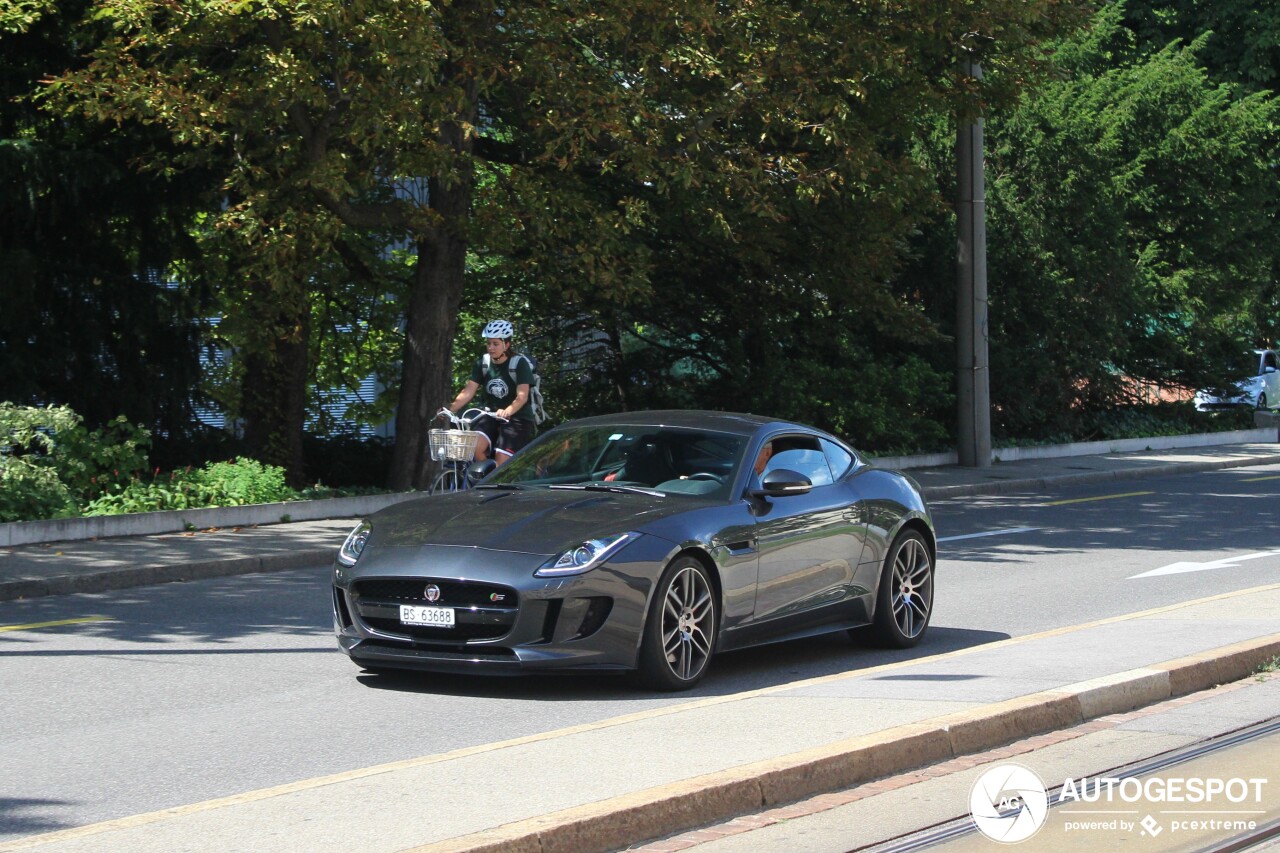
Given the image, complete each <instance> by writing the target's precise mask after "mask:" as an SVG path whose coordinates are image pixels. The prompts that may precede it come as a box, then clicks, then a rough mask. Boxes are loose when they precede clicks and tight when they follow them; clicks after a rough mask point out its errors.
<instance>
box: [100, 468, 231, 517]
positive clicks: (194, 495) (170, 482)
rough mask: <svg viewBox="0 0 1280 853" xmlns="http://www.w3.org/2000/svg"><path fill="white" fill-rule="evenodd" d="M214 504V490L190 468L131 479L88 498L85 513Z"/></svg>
mask: <svg viewBox="0 0 1280 853" xmlns="http://www.w3.org/2000/svg"><path fill="white" fill-rule="evenodd" d="M209 506H217V503H215V497H214V493H213V490H212V489H210V488H209V487H208V486H206V485H204V484H203V483H201V482H199V481H198V480H197V479H196V478H195V477H193V476H192V475H191V472H172V473H170V474H168V475H163V476H162V475H155V476H154V477H153V478H152V479H149V480H145V481H144V480H140V479H134V480H131V481H130V482H129V483H127V484H125V485H124V486H123V487H122V488H120V489H118V490H115V491H112V492H108V493H106V494H104V495H102V496H101V497H98V498H96V499H95V500H92V501H90V502H89V503H88V504H87V505H86V506H85V508H84V513H83V514H84V515H86V516H98V515H123V514H126V513H132V512H159V511H162V510H174V509H199V508H203V507H209Z"/></svg>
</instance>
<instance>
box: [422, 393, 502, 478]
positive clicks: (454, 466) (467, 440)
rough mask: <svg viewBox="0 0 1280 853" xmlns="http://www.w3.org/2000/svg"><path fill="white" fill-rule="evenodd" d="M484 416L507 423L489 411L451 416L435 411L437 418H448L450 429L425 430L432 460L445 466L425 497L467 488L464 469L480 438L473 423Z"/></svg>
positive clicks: (474, 411) (473, 458) (472, 457)
mask: <svg viewBox="0 0 1280 853" xmlns="http://www.w3.org/2000/svg"><path fill="white" fill-rule="evenodd" d="M473 413H474V414H473ZM485 415H488V416H490V417H493V418H497V419H498V420H500V421H505V420H506V418H500V417H498V415H497V413H495V412H491V411H489V410H488V409H478V408H471V409H465V410H464V411H463V412H462V414H460V415H457V414H454V413H453V412H451V411H449V410H448V409H447V408H445V409H441V410H440V411H438V412H436V417H437V418H446V419H448V421H449V423H450V424H452V427H450V428H445V429H431V430H428V431H427V442H428V447H429V449H430V451H431V458H432V460H434V461H436V462H441V463H443V464H444V470H443V471H441V472H440V474H439V475H438V476H437V477H436V478H435V480H434V481H433V482H432V483H431V488H430V489H428V490H427V494H431V495H434V494H437V493H441V492H461V491H464V490H465V489H466V488H467V487H468V486H469V485H470V482H469V481H468V480H467V468H468V467H469V466H470V465H471V463H472V462H474V461H475V458H476V443H477V442H478V441H479V440H480V435H481V433H479V432H477V431H476V430H475V428H474V424H475V422H476V421H478V420H479V419H480V418H482V417H484V416H485Z"/></svg>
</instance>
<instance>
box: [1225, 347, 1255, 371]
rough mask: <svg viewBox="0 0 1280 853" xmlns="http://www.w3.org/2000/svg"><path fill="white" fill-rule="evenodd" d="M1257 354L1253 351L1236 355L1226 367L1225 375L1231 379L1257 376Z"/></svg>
mask: <svg viewBox="0 0 1280 853" xmlns="http://www.w3.org/2000/svg"><path fill="white" fill-rule="evenodd" d="M1258 362H1259V359H1258V354H1257V353H1256V352H1253V351H1249V352H1242V353H1237V354H1236V355H1235V356H1234V357H1233V358H1232V359H1231V361H1230V362H1229V363H1228V366H1227V371H1228V372H1227V375H1228V376H1231V377H1239V376H1257V375H1258Z"/></svg>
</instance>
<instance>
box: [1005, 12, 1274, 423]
mask: <svg viewBox="0 0 1280 853" xmlns="http://www.w3.org/2000/svg"><path fill="white" fill-rule="evenodd" d="M1121 15H1122V7H1120V6H1118V5H1108V6H1107V7H1104V9H1103V10H1102V11H1101V12H1100V13H1099V15H1098V17H1097V18H1096V19H1095V21H1094V25H1093V27H1091V28H1090V29H1088V30H1086V31H1084V32H1082V34H1081V35H1080V36H1079V37H1077V38H1076V39H1074V40H1072V41H1070V42H1067V43H1065V44H1063V45H1062V46H1061V49H1060V50H1059V52H1058V57H1057V62H1058V65H1059V68H1060V70H1061V79H1060V80H1058V81H1055V82H1051V83H1049V84H1047V85H1045V86H1043V87H1040V88H1039V89H1037V90H1036V91H1034V92H1032V93H1029V94H1028V95H1027V96H1026V97H1025V98H1024V99H1023V100H1022V101H1021V102H1020V103H1019V104H1018V106H1017V108H1016V109H1014V110H1011V111H1008V112H1004V113H1000V114H997V115H993V116H992V117H991V118H990V119H989V121H988V124H987V129H988V135H987V138H988V142H989V145H988V149H987V151H988V167H987V168H988V176H989V184H988V193H987V209H988V211H989V220H988V225H987V231H988V268H989V270H990V282H989V290H990V328H991V332H990V348H991V364H992V370H991V396H992V403H993V406H994V412H995V414H994V423H993V432H994V433H995V434H996V437H997V438H1005V437H1021V438H1036V437H1043V436H1047V435H1051V434H1061V433H1063V432H1066V433H1069V434H1073V435H1078V434H1081V433H1085V432H1088V431H1089V426H1088V422H1089V420H1090V418H1091V417H1093V415H1094V413H1097V412H1105V411H1109V410H1113V409H1115V408H1117V407H1118V406H1120V405H1122V404H1123V403H1124V402H1126V401H1127V399H1128V395H1129V389H1130V388H1131V387H1132V385H1131V383H1130V382H1129V381H1128V379H1129V378H1134V379H1140V380H1146V381H1151V382H1158V383H1161V384H1163V385H1166V386H1173V387H1182V388H1197V387H1205V386H1209V385H1214V384H1221V382H1222V380H1223V377H1221V376H1220V373H1221V371H1222V370H1223V369H1224V367H1225V364H1226V360H1225V359H1224V358H1223V357H1222V356H1223V353H1226V352H1230V351H1233V350H1236V349H1239V348H1242V347H1244V346H1248V345H1249V344H1251V343H1254V342H1255V341H1256V342H1261V340H1260V339H1261V338H1262V337H1263V331H1262V330H1263V326H1264V317H1265V316H1266V315H1267V314H1268V313H1269V308H1268V304H1269V299H1268V296H1267V294H1268V293H1269V292H1270V291H1271V290H1272V289H1273V287H1274V285H1273V282H1272V279H1273V271H1274V270H1275V269H1277V267H1278V260H1280V255H1278V254H1277V252H1278V251H1280V231H1278V228H1277V212H1278V211H1280V204H1278V201H1280V184H1277V175H1276V172H1275V170H1274V168H1273V166H1272V164H1273V163H1275V162H1276V160H1277V155H1278V154H1280V152H1278V151H1277V134H1276V130H1277V118H1278V117H1280V109H1278V102H1277V101H1276V99H1275V98H1273V97H1271V96H1270V95H1265V94H1255V95H1247V94H1244V93H1241V92H1239V91H1237V90H1234V89H1232V88H1231V87H1229V86H1226V85H1215V84H1213V83H1212V82H1210V81H1209V80H1208V78H1207V76H1206V73H1205V71H1204V69H1203V68H1202V67H1201V63H1200V60H1199V57H1198V51H1199V50H1200V48H1201V46H1202V45H1201V43H1199V42H1197V43H1195V44H1191V45H1179V44H1171V45H1167V46H1160V47H1159V49H1156V50H1153V51H1150V52H1148V51H1145V50H1143V49H1141V48H1140V46H1138V45H1136V44H1135V43H1134V40H1133V38H1132V34H1131V33H1130V32H1129V31H1128V30H1127V29H1125V28H1124V27H1123V26H1121V21H1120V19H1121Z"/></svg>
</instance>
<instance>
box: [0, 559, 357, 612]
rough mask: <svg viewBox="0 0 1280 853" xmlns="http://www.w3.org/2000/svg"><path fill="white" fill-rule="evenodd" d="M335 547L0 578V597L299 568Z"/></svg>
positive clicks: (22, 596)
mask: <svg viewBox="0 0 1280 853" xmlns="http://www.w3.org/2000/svg"><path fill="white" fill-rule="evenodd" d="M336 550H337V549H336V548H308V549H305V550H301V551H289V552H288V553H284V554H264V555H260V556H256V557H238V558H235V559H230V560H204V561H200V562H190V563H169V564H167V565H166V564H156V565H146V566H133V567H130V568H127V569H118V568H117V569H103V570H101V571H90V572H80V573H77V574H66V575H52V576H50V577H45V578H23V579H20V580H11V581H0V601H14V600H16V599H20V598H39V597H42V596H46V595H72V594H75V593H84V592H106V591H107V590H112V589H128V588H129V587H135V586H151V585H154V584H162V583H173V582H175V581H194V580H203V579H205V578H221V577H229V576H231V575H248V574H254V573H256V572H277V571H288V570H289V569H302V568H306V567H307V566H314V565H316V564H317V563H327V562H329V561H331V560H332V559H333V556H334V553H335V551H336Z"/></svg>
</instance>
